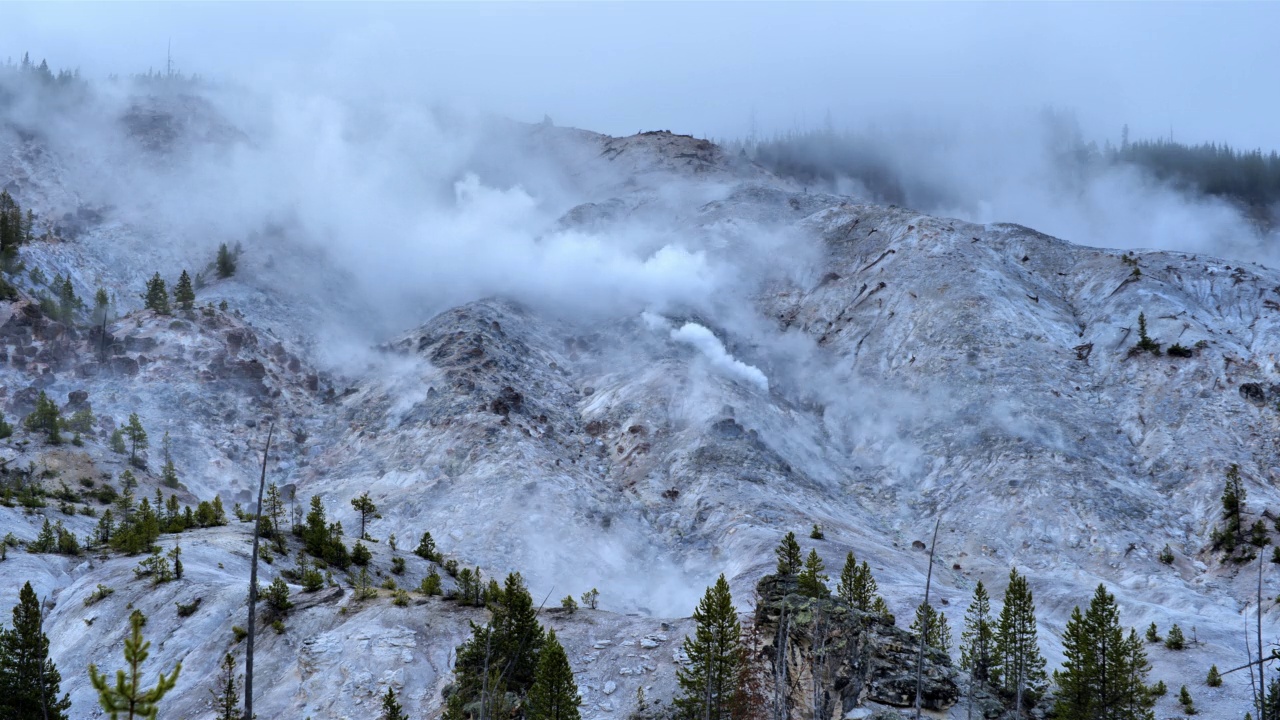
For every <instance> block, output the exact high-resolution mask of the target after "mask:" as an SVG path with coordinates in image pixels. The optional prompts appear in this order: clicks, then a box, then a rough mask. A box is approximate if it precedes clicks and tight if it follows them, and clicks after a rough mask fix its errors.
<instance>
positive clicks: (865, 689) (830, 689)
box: [754, 575, 960, 720]
mask: <svg viewBox="0 0 1280 720" xmlns="http://www.w3.org/2000/svg"><path fill="white" fill-rule="evenodd" d="M757 591H758V594H759V602H758V603H757V604H756V610H755V628H754V629H755V630H756V632H757V633H758V637H759V638H760V639H761V640H762V643H761V647H760V648H759V651H758V652H759V655H760V660H761V661H762V662H763V663H764V664H765V665H766V666H767V667H768V669H769V673H768V676H769V680H771V681H772V684H771V686H770V687H766V688H765V689H764V692H765V695H766V696H768V697H769V699H770V700H771V702H773V703H774V704H775V707H774V708H773V710H774V712H776V713H779V714H778V715H775V717H787V718H794V719H795V720H801V719H812V718H833V719H837V718H844V717H848V716H849V714H850V713H852V712H853V711H854V710H855V709H859V708H876V707H877V706H889V707H900V708H905V707H914V706H915V697H916V672H915V669H916V665H917V656H918V651H919V640H918V637H917V636H915V635H912V634H911V633H908V632H906V631H904V630H902V629H901V628H898V627H896V626H894V624H893V622H892V618H884V617H881V616H878V615H873V614H868V613H863V612H859V611H857V610H855V609H853V608H851V607H849V606H848V605H847V604H846V603H844V602H842V601H840V600H839V599H837V598H811V597H805V596H803V595H800V594H799V593H797V590H796V587H795V583H794V581H791V582H788V581H785V580H781V579H779V578H777V577H776V576H772V575H769V576H765V577H764V578H761V580H760V584H759V586H758V588H757ZM920 668H921V669H920V707H921V708H923V709H925V710H933V711H943V710H947V709H948V708H950V707H952V706H953V705H955V704H956V701H957V700H958V699H959V697H960V690H959V688H958V687H957V685H956V682H955V679H956V675H957V673H956V671H955V669H953V668H952V667H951V658H950V657H948V656H947V655H945V654H944V653H942V652H941V651H939V650H936V649H934V648H926V652H925V655H924V663H923V664H922V665H921V666H920ZM766 685H769V683H766Z"/></svg>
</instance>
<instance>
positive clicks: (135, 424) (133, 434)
mask: <svg viewBox="0 0 1280 720" xmlns="http://www.w3.org/2000/svg"><path fill="white" fill-rule="evenodd" d="M124 433H125V435H127V436H128V438H129V462H130V463H131V464H133V465H135V466H136V465H138V451H139V450H146V449H147V431H146V430H144V429H143V428H142V420H140V419H139V418H138V413H130V414H129V424H128V425H126V426H125V429H124Z"/></svg>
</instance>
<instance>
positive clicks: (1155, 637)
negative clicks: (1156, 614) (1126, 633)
mask: <svg viewBox="0 0 1280 720" xmlns="http://www.w3.org/2000/svg"><path fill="white" fill-rule="evenodd" d="M1147 642H1150V643H1158V642H1160V630H1159V629H1158V628H1157V627H1156V624H1155V623H1151V624H1150V625H1148V626H1147Z"/></svg>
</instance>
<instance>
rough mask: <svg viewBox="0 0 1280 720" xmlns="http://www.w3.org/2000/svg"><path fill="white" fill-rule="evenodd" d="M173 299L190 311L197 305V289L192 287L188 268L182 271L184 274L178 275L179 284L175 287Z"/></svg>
mask: <svg viewBox="0 0 1280 720" xmlns="http://www.w3.org/2000/svg"><path fill="white" fill-rule="evenodd" d="M173 299H174V302H176V303H178V307H181V308H182V309H183V310H187V311H190V310H191V308H192V306H193V305H195V302H196V291H195V288H193V287H191V276H189V275H187V271H186V270H183V271H182V275H181V276H179V277H178V284H177V285H176V286H174V288H173Z"/></svg>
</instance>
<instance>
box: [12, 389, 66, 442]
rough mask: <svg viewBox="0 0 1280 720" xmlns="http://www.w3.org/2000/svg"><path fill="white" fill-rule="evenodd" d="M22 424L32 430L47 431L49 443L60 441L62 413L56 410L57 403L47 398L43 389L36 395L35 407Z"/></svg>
mask: <svg viewBox="0 0 1280 720" xmlns="http://www.w3.org/2000/svg"><path fill="white" fill-rule="evenodd" d="M22 424H23V426H24V427H26V428H27V429H28V430H31V431H32V432H35V431H41V432H44V433H47V436H48V439H49V443H50V444H51V445H57V444H59V443H61V442H62V434H61V432H60V430H61V427H62V414H61V413H60V412H59V411H58V404H57V403H55V402H54V401H53V400H50V399H49V396H48V395H46V394H45V392H44V391H43V390H41V391H40V394H38V395H36V407H35V410H32V411H31V414H30V415H28V416H27V417H26V418H25V419H24V420H23V421H22Z"/></svg>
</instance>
